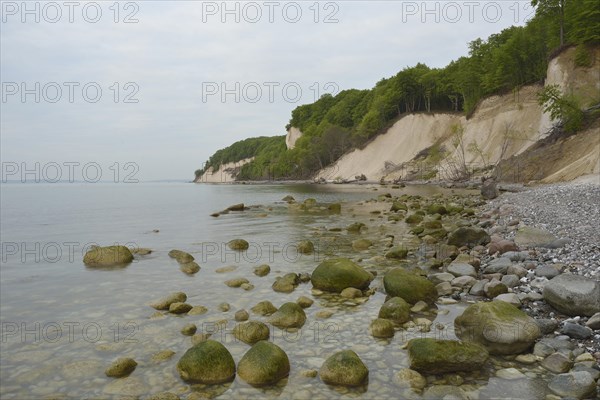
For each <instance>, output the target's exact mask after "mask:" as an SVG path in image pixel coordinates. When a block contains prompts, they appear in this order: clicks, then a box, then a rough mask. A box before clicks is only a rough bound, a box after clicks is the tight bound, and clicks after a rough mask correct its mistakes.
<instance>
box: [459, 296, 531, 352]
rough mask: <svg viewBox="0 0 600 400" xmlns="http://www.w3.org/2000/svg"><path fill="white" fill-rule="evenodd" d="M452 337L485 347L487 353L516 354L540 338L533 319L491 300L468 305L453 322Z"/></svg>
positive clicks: (505, 304) (513, 307) (514, 308)
mask: <svg viewBox="0 0 600 400" xmlns="http://www.w3.org/2000/svg"><path fill="white" fill-rule="evenodd" d="M454 330H455V332H456V336H458V337H459V338H460V339H462V340H464V341H470V342H477V343H479V344H482V345H483V346H485V348H487V349H488V351H489V352H490V354H519V353H522V352H524V351H526V350H527V349H529V348H530V347H531V346H532V345H533V344H534V342H535V341H536V339H537V338H538V337H539V336H540V328H539V327H538V325H537V324H536V322H535V320H534V319H533V318H531V317H530V316H529V315H527V314H526V313H524V312H523V311H521V310H519V309H518V308H517V307H515V306H513V305H512V304H509V303H506V302H504V301H499V300H496V301H491V302H481V303H475V304H471V305H470V306H469V307H467V309H465V311H464V312H463V313H462V315H460V316H459V317H457V318H456V319H455V320H454Z"/></svg>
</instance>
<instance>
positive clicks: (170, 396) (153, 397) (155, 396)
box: [146, 392, 180, 400]
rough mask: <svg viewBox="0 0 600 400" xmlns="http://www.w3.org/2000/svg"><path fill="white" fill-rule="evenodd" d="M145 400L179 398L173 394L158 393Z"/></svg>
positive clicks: (173, 399)
mask: <svg viewBox="0 0 600 400" xmlns="http://www.w3.org/2000/svg"><path fill="white" fill-rule="evenodd" d="M146 400H180V398H179V396H177V395H176V394H175V393H171V392H160V393H156V394H153V395H152V396H150V397H147V398H146Z"/></svg>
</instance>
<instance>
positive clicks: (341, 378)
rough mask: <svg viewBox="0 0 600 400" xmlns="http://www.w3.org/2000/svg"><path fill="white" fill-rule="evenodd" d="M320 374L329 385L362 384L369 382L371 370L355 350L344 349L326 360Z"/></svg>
mask: <svg viewBox="0 0 600 400" xmlns="http://www.w3.org/2000/svg"><path fill="white" fill-rule="evenodd" d="M319 376H320V377H321V380H322V381H323V382H325V383H326V384H329V385H341V386H361V385H363V384H365V383H366V382H367V379H368V377H369V370H368V369H367V367H366V366H365V364H364V363H363V362H362V360H361V359H360V357H359V356H358V355H357V354H356V353H355V352H353V351H352V350H343V351H339V352H337V353H335V354H333V355H332V356H330V357H329V358H327V360H325V362H324V363H323V365H322V366H321V369H320V370H319Z"/></svg>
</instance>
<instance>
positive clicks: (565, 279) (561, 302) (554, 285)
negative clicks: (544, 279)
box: [544, 274, 600, 317]
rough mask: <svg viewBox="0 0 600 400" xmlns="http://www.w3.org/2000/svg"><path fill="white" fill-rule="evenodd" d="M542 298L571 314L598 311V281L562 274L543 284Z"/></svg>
mask: <svg viewBox="0 0 600 400" xmlns="http://www.w3.org/2000/svg"><path fill="white" fill-rule="evenodd" d="M544 300H546V302H547V303H548V304H550V305H551V306H552V307H554V308H555V309H557V310H558V311H560V312H562V313H565V314H567V315H571V316H577V315H585V316H588V317H590V316H592V315H594V314H595V313H597V312H600V282H597V281H594V280H592V279H589V278H585V277H583V276H580V275H571V274H562V275H559V276H557V277H555V278H553V279H552V280H550V282H548V283H546V285H545V286H544Z"/></svg>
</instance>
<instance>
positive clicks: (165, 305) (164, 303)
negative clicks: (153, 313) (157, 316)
mask: <svg viewBox="0 0 600 400" xmlns="http://www.w3.org/2000/svg"><path fill="white" fill-rule="evenodd" d="M186 300H187V296H186V294H185V293H183V292H176V293H171V294H170V295H168V296H167V297H164V298H162V299H160V300H158V301H156V302H154V303H152V304H150V307H152V308H154V309H156V310H168V309H169V306H170V305H171V304H173V303H185V301H186Z"/></svg>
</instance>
